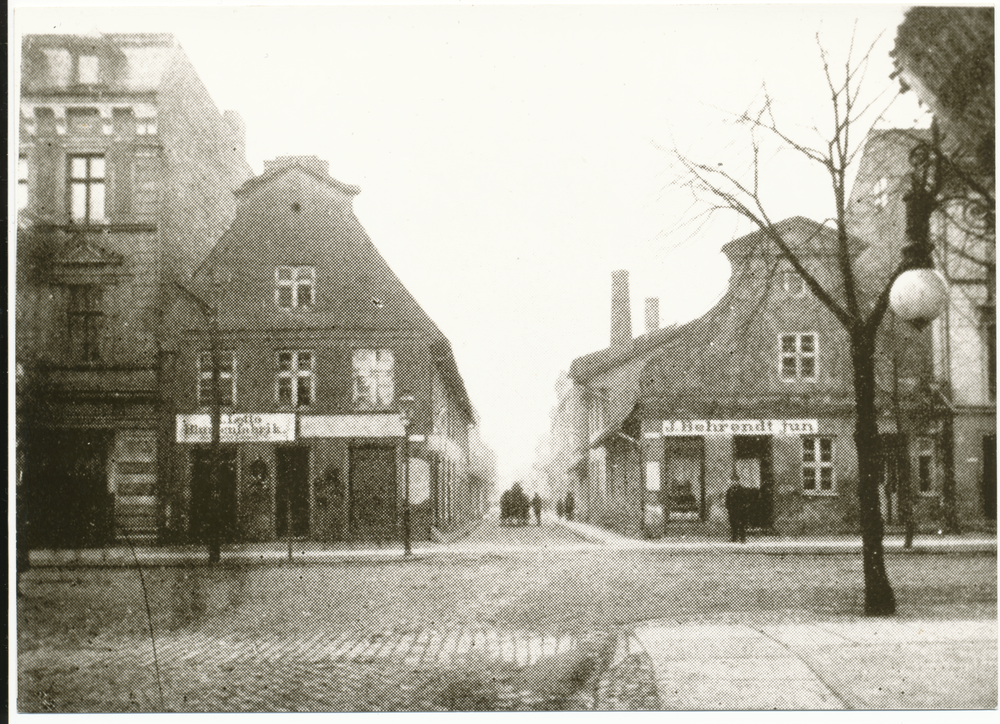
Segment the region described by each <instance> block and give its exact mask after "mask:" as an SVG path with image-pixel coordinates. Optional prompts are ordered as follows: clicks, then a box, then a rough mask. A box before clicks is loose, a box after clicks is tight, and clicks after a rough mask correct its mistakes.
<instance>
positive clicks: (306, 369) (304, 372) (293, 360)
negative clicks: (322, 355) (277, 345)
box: [278, 352, 315, 407]
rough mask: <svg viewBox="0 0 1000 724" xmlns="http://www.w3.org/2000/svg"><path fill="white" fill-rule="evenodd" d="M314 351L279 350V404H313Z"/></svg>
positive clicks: (284, 405) (295, 405)
mask: <svg viewBox="0 0 1000 724" xmlns="http://www.w3.org/2000/svg"><path fill="white" fill-rule="evenodd" d="M314 363H315V357H314V355H313V353H312V352H278V404H279V405H281V406H282V407H308V406H309V405H311V404H313V399H314V397H315V396H314V394H313V392H314V390H313V382H314V380H315V375H314V374H313V365H314Z"/></svg>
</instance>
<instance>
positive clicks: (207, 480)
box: [189, 445, 237, 543]
mask: <svg viewBox="0 0 1000 724" xmlns="http://www.w3.org/2000/svg"><path fill="white" fill-rule="evenodd" d="M218 484H219V539H220V540H221V541H222V542H223V543H231V542H232V541H233V540H235V538H236V531H237V527H236V446H235V445H223V446H221V447H220V448H219V477H218ZM189 518H190V533H191V538H192V540H195V541H197V542H199V543H207V542H208V536H209V533H210V532H211V525H212V449H211V448H207V447H199V448H195V449H194V450H192V451H191V509H190V513H189Z"/></svg>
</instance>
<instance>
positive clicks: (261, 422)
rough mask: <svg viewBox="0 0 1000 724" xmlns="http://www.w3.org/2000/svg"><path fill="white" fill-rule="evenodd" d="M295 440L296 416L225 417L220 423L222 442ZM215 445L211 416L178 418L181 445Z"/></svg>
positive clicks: (251, 415) (253, 415) (288, 414)
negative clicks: (183, 443)
mask: <svg viewBox="0 0 1000 724" xmlns="http://www.w3.org/2000/svg"><path fill="white" fill-rule="evenodd" d="M294 439H295V415H294V414H291V413H277V414H253V413H245V414H236V415H222V417H221V419H220V421H219V440H220V441H221V442H290V441H292V440H294ZM211 441H212V418H211V416H209V415H178V416H177V442H191V443H201V442H211Z"/></svg>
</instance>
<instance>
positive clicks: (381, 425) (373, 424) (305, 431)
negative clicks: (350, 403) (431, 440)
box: [299, 413, 405, 438]
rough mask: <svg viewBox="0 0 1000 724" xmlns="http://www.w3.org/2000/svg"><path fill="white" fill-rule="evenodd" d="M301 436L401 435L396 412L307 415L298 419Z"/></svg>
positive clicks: (399, 422)
mask: <svg viewBox="0 0 1000 724" xmlns="http://www.w3.org/2000/svg"><path fill="white" fill-rule="evenodd" d="M299 433H300V434H301V435H302V437H327V438H335V437H403V435H404V434H405V428H404V427H403V423H402V421H401V420H400V417H399V414H398V413H389V414H376V415H307V416H303V417H302V419H301V420H299Z"/></svg>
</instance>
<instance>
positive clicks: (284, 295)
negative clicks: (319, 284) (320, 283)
mask: <svg viewBox="0 0 1000 724" xmlns="http://www.w3.org/2000/svg"><path fill="white" fill-rule="evenodd" d="M274 278H275V287H276V289H275V292H274V299H275V302H276V303H277V305H278V306H279V307H281V308H282V309H292V308H293V307H311V306H312V305H313V301H314V294H315V288H316V267H312V266H279V267H278V268H277V269H276V270H275V273H274Z"/></svg>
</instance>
